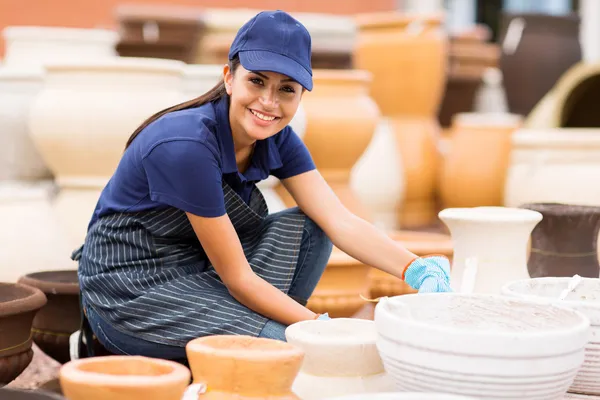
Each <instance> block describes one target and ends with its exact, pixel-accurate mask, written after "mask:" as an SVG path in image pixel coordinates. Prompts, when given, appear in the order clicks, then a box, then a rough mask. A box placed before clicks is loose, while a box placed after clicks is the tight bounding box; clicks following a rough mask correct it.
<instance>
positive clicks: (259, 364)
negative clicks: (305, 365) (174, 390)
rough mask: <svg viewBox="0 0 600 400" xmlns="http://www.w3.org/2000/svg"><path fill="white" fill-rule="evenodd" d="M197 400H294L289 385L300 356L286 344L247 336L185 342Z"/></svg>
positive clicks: (203, 338)
mask: <svg viewBox="0 0 600 400" xmlns="http://www.w3.org/2000/svg"><path fill="white" fill-rule="evenodd" d="M186 352H187V357H188V361H189V364H190V367H191V369H192V375H193V377H194V384H203V385H204V387H205V393H203V394H202V393H201V394H200V395H199V396H198V400H251V399H269V400H297V399H298V397H297V396H296V395H295V394H293V393H292V383H293V382H294V379H295V378H296V375H297V374H298V371H299V370H300V366H301V365H302V360H303V358H304V352H303V351H302V350H301V349H300V348H298V347H296V346H293V345H291V344H289V343H285V342H281V341H277V340H272V339H264V338H256V337H250V336H236V335H215V336H207V337H201V338H198V339H194V340H192V341H190V342H188V344H187V346H186Z"/></svg>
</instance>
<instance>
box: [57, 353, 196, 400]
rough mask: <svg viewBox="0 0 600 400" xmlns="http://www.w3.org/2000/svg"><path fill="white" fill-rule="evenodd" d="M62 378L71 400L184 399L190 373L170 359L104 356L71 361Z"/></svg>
mask: <svg viewBox="0 0 600 400" xmlns="http://www.w3.org/2000/svg"><path fill="white" fill-rule="evenodd" d="M59 379H60V385H61V387H62V390H63V393H64V395H65V397H66V398H67V399H69V400H137V399H139V400H142V399H143V400H181V398H182V396H183V394H184V392H185V390H186V387H187V386H188V385H189V382H190V371H189V369H187V368H186V367H184V366H183V365H181V364H178V363H176V362H173V361H168V360H161V359H156V358H148V357H141V356H103V357H92V358H84V359H80V360H75V361H69V362H68V363H66V364H65V365H63V366H62V367H61V369H60V373H59Z"/></svg>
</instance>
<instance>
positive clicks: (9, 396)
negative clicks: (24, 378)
mask: <svg viewBox="0 0 600 400" xmlns="http://www.w3.org/2000/svg"><path fill="white" fill-rule="evenodd" d="M0 399H2V400H66V399H65V398H64V397H62V396H59V395H58V394H54V393H48V392H43V391H37V390H36V391H32V390H17V389H0Z"/></svg>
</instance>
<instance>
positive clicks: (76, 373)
mask: <svg viewBox="0 0 600 400" xmlns="http://www.w3.org/2000/svg"><path fill="white" fill-rule="evenodd" d="M133 361H138V362H143V363H147V364H154V365H160V366H164V367H169V368H170V369H171V370H170V371H169V372H168V373H165V374H160V375H143V374H139V375H133V374H130V375H116V374H109V373H103V372H97V371H83V370H81V368H80V367H81V366H84V365H89V364H101V363H106V362H110V363H123V362H133ZM190 376H191V373H190V370H189V369H188V368H187V367H185V366H183V365H181V364H179V363H176V362H175V361H170V360H164V359H159V358H150V357H144V356H120V355H111V356H100V357H91V358H83V359H78V360H72V361H69V362H68V363H66V364H64V365H63V366H62V367H61V369H60V371H59V379H60V380H61V381H62V380H64V379H67V380H69V381H70V382H73V383H78V384H82V386H113V387H115V386H116V387H131V386H140V385H143V386H146V387H147V386H151V387H152V386H157V387H160V386H162V385H164V384H165V383H168V382H174V381H178V380H182V381H186V386H187V382H188V381H189V379H190Z"/></svg>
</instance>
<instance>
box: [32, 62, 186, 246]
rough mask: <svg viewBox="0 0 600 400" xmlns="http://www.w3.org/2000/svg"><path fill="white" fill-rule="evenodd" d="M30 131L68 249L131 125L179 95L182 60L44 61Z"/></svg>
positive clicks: (76, 241) (79, 235)
mask: <svg viewBox="0 0 600 400" xmlns="http://www.w3.org/2000/svg"><path fill="white" fill-rule="evenodd" d="M46 68H47V74H46V83H45V85H44V88H43V89H42V91H41V92H40V93H39V95H38V96H37V97H36V99H35V100H34V102H33V104H32V109H31V116H30V129H31V134H32V137H33V140H34V142H35V144H36V147H37V148H38V150H39V151H40V153H41V155H42V157H43V158H44V160H45V162H46V164H47V165H48V167H49V168H50V169H51V170H52V171H53V173H54V176H55V181H56V183H57V184H58V186H59V187H60V192H59V194H58V195H57V198H56V199H55V201H54V208H55V212H56V213H57V215H58V217H59V218H60V220H61V222H62V223H63V224H64V226H65V229H66V231H67V235H68V239H69V242H70V243H71V245H72V246H73V247H74V248H75V247H78V246H80V245H81V244H82V243H83V240H84V238H85V233H86V232H87V225H88V223H89V221H90V218H91V216H92V213H93V211H94V208H95V206H96V202H97V201H98V197H99V195H100V192H101V191H102V189H103V188H104V186H105V185H106V183H107V182H108V180H109V179H110V177H111V175H112V174H113V172H114V170H115V169H116V167H117V165H118V163H119V160H120V158H121V156H122V154H123V151H124V149H125V143H126V142H127V139H128V138H129V136H130V135H131V134H132V133H133V131H134V130H135V129H136V128H137V127H138V126H139V125H140V124H141V123H142V122H144V120H145V119H146V118H148V117H150V116H151V115H152V114H154V113H156V112H158V111H160V110H162V109H164V108H166V107H169V106H172V105H175V104H178V103H179V102H180V100H181V85H182V77H183V63H181V62H179V61H174V60H159V59H136V58H115V59H112V60H108V59H107V60H104V61H95V60H81V61H72V62H64V63H55V64H47V65H46Z"/></svg>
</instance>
